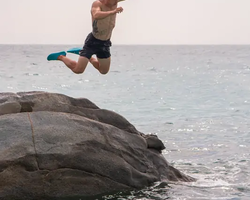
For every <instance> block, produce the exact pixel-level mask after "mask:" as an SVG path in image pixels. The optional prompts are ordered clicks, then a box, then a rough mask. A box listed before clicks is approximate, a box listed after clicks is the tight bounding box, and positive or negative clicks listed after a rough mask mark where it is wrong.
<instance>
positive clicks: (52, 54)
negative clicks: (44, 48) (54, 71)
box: [47, 51, 66, 61]
mask: <svg viewBox="0 0 250 200" xmlns="http://www.w3.org/2000/svg"><path fill="white" fill-rule="evenodd" d="M60 55H63V56H66V52H65V51H60V52H56V53H51V54H49V55H48V57H47V60H48V61H50V60H57V58H58V56H60Z"/></svg>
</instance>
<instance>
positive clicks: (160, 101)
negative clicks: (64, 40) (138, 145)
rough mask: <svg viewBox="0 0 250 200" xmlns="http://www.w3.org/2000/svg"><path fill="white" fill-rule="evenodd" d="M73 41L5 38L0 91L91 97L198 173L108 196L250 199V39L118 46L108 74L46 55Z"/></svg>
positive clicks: (173, 161) (170, 159)
mask: <svg viewBox="0 0 250 200" xmlns="http://www.w3.org/2000/svg"><path fill="white" fill-rule="evenodd" d="M80 46H81V45H80ZM72 47H79V45H78V46H77V45H0V92H21V91H46V92H56V93H62V94H65V95H68V96H71V97H76V98H77V97H84V98H88V99H89V100H91V101H92V102H94V103H95V104H96V105H97V106H99V107H101V108H104V109H109V110H112V111H115V112H117V113H119V114H121V115H122V116H124V117H125V118H126V119H127V120H129V121H130V122H131V123H132V124H133V125H134V126H135V127H136V128H137V129H138V130H139V131H141V132H144V133H145V134H147V133H156V134H157V135H158V137H159V138H160V139H161V140H162V141H163V142H164V144H165V146H166V150H164V151H163V154H164V156H165V158H166V160H168V162H169V163H171V164H172V165H173V166H174V167H176V168H177V169H179V170H180V171H182V172H184V173H185V174H188V175H190V176H192V177H195V178H197V182H194V183H168V182H162V183H155V185H154V186H152V187H150V188H145V189H143V190H141V191H134V192H131V193H129V194H117V195H112V196H105V197H102V199H120V200H122V199H145V200H149V199H159V200H160V199H175V200H177V199H179V200H184V199H185V200H196V199H197V200H205V199H207V200H210V199H215V200H221V199H223V200H224V199H227V200H249V199H250V161H249V157H250V149H249V148H250V46H236V45H234V46H226V45H225V46H168V45H166V46H145V45H144V46H130V45H123V46H118V45H114V46H113V47H112V49H111V52H112V64H111V68H110V72H109V73H108V74H106V75H101V74H99V73H98V72H97V70H95V69H94V68H93V67H92V66H91V65H88V67H87V69H86V71H85V73H84V74H80V75H79V74H78V75H77V74H74V73H72V72H71V71H70V70H69V69H68V68H67V67H65V66H64V65H63V63H61V62H60V61H51V62H48V61H47V60H46V57H47V55H48V54H49V53H51V52H54V51H61V50H67V49H69V48H72ZM68 56H69V57H70V58H72V59H75V60H77V58H78V57H77V56H76V55H73V54H69V55H68Z"/></svg>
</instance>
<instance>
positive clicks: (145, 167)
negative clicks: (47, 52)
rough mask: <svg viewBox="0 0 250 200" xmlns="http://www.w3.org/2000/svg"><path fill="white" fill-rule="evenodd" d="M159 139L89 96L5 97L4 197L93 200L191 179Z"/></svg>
mask: <svg viewBox="0 0 250 200" xmlns="http://www.w3.org/2000/svg"><path fill="white" fill-rule="evenodd" d="M164 148H165V147H164V145H163V143H162V142H161V140H159V139H158V137H157V136H156V135H145V134H143V133H141V132H139V131H138V130H136V128H135V127H134V126H133V125H132V124H130V123H129V122H128V121H127V120H126V119H125V118H124V117H122V116H120V115H119V114H117V113H115V112H112V111H109V110H104V109H100V108H99V107H98V106H96V105H95V104H94V103H92V102H91V101H89V100H88V99H85V98H79V99H74V98H71V97H68V96H65V95H62V94H54V93H46V92H25V93H17V94H14V93H0V180H1V181H0V199H2V200H7V199H25V200H29V199H40V200H42V199H47V198H53V199H55V198H63V197H74V196H81V197H86V196H95V195H102V194H109V193H113V192H117V191H127V190H132V189H141V188H143V187H146V186H150V185H151V184H153V183H154V182H156V181H161V180H169V181H194V179H193V178H192V177H189V176H187V175H184V174H183V173H181V172H180V171H178V170H177V169H175V168H173V167H172V166H170V165H169V164H168V162H167V161H166V160H165V158H164V157H163V155H162V154H161V151H162V150H163V149H164Z"/></svg>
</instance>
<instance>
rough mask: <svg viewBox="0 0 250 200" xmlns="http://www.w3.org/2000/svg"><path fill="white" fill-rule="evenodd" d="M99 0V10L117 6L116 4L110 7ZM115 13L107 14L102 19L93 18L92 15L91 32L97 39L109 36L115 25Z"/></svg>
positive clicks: (107, 9)
mask: <svg viewBox="0 0 250 200" xmlns="http://www.w3.org/2000/svg"><path fill="white" fill-rule="evenodd" d="M100 2H101V6H100V8H101V11H111V10H114V9H116V8H117V4H116V5H114V6H112V7H107V6H106V5H104V4H103V3H102V1H100ZM115 21H116V14H114V15H111V16H108V17H106V18H104V19H99V20H94V19H93V16H92V28H93V30H92V33H93V35H94V37H95V38H97V39H99V40H108V39H110V38H111V35H112V31H113V29H114V27H115Z"/></svg>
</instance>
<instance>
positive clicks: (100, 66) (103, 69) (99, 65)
mask: <svg viewBox="0 0 250 200" xmlns="http://www.w3.org/2000/svg"><path fill="white" fill-rule="evenodd" d="M89 61H90V63H91V64H92V65H93V66H94V67H95V68H96V69H97V70H98V71H99V72H100V73H101V74H107V73H108V72H109V68H110V63H111V57H109V58H97V59H95V58H93V57H91V58H90V60H89Z"/></svg>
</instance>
